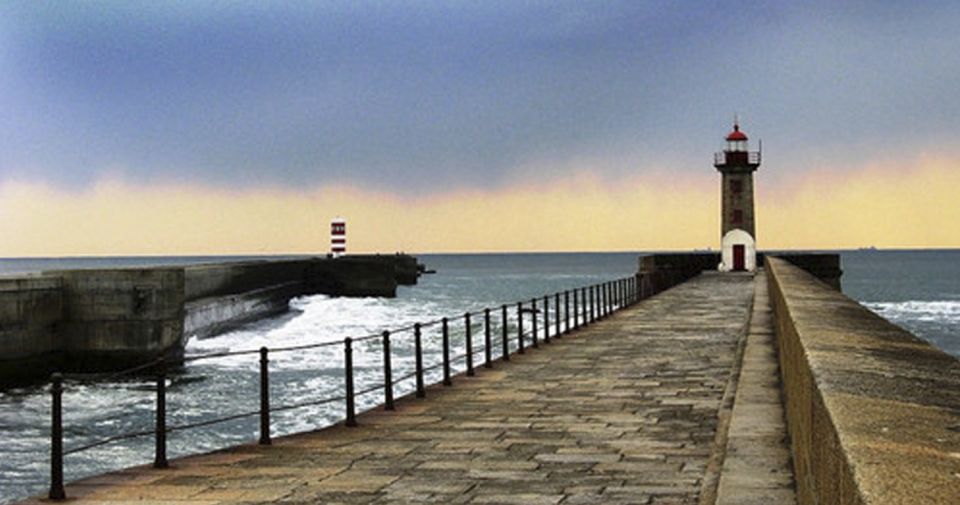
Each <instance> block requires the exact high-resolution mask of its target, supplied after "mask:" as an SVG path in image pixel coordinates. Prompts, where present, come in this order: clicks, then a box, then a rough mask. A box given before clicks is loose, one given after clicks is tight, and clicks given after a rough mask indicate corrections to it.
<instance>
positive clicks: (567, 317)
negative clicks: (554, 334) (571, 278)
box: [563, 289, 570, 333]
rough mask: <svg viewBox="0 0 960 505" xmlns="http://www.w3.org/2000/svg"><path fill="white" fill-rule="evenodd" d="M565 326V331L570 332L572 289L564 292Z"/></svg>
mask: <svg viewBox="0 0 960 505" xmlns="http://www.w3.org/2000/svg"><path fill="white" fill-rule="evenodd" d="M563 327H564V330H565V331H564V333H570V290H569V289H567V290H564V292H563Z"/></svg>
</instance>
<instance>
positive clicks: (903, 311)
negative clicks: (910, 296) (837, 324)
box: [864, 300, 960, 323]
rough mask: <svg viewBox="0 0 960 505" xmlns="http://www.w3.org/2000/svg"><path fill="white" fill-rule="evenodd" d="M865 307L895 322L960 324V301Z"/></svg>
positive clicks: (917, 301) (892, 303)
mask: <svg viewBox="0 0 960 505" xmlns="http://www.w3.org/2000/svg"><path fill="white" fill-rule="evenodd" d="M864 305H866V306H867V307H868V308H870V309H871V310H873V311H874V312H876V313H878V314H880V315H881V316H883V317H885V318H888V319H890V320H893V321H903V320H911V321H923V322H932V323H955V322H960V301H957V300H935V301H923V300H909V301H905V302H872V303H865V304H864Z"/></svg>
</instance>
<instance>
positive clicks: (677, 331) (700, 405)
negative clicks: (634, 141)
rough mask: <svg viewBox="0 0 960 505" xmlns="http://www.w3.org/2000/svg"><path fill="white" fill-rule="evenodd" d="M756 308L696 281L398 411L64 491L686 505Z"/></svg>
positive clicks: (168, 496)
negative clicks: (750, 309) (349, 425)
mask: <svg viewBox="0 0 960 505" xmlns="http://www.w3.org/2000/svg"><path fill="white" fill-rule="evenodd" d="M752 295H753V284H752V279H751V278H750V277H746V276H720V275H716V274H714V275H704V276H701V277H698V278H696V279H694V280H692V281H690V282H688V283H685V284H683V285H681V286H678V287H676V288H674V289H672V290H670V291H667V292H664V293H662V294H660V295H658V296H655V297H653V298H650V299H648V300H646V301H644V302H641V303H640V304H638V305H636V306H634V307H632V308H629V309H627V310H624V311H622V312H619V313H617V314H615V315H613V316H611V317H609V318H608V319H606V320H604V321H600V322H598V323H596V324H594V325H592V326H590V327H587V328H585V329H582V330H580V331H578V332H576V333H573V334H570V335H567V336H565V337H563V338H562V339H561V340H558V341H555V342H554V343H552V344H550V345H545V344H541V347H540V349H536V350H534V349H531V350H528V352H527V353H526V354H523V355H518V354H515V355H513V357H512V360H511V361H510V362H509V363H505V362H498V363H496V366H495V368H494V369H493V370H485V369H482V368H481V369H479V370H478V373H477V376H476V377H474V378H467V377H457V378H455V380H454V386H453V387H452V388H445V387H443V386H434V387H432V388H429V389H428V393H427V398H426V399H425V400H418V399H415V398H411V397H407V398H404V399H402V400H400V401H398V403H397V411H395V412H385V411H382V410H375V411H370V412H367V413H365V414H362V415H360V416H359V418H358V420H359V422H360V427H358V428H345V427H343V426H335V427H333V428H329V429H325V430H321V431H318V432H314V433H308V434H303V435H297V436H291V437H285V438H283V439H279V440H276V441H275V443H274V445H273V446H270V447H260V446H256V445H248V446H243V447H239V448H235V449H231V450H226V451H221V452H218V453H215V454H211V455H205V456H198V457H189V458H183V459H179V460H175V461H173V462H172V465H173V468H172V469H170V470H152V469H149V468H136V469H131V470H128V471H125V472H119V473H115V474H110V475H105V476H101V477H97V478H93V479H86V480H84V481H80V482H77V483H74V484H72V485H69V486H68V487H67V494H68V496H73V497H75V499H74V500H73V501H71V502H70V503H72V504H76V505H81V504H88V503H115V502H132V501H137V502H138V503H168V502H175V503H196V504H214V503H273V502H277V503H280V502H282V503H325V504H334V503H475V504H482V503H506V504H511V503H513V504H538V503H545V504H557V503H561V502H562V503H564V504H569V505H575V504H591V503H603V504H614V505H615V504H627V503H629V504H666V503H671V504H681V503H685V504H694V503H698V500H699V496H700V493H701V486H702V484H703V482H704V480H705V468H706V467H707V463H708V461H709V460H710V458H711V456H712V454H711V452H712V451H713V450H714V449H715V447H714V444H713V442H714V439H715V437H716V427H717V411H718V408H719V406H720V404H721V398H722V397H723V395H724V391H725V389H726V387H727V386H728V383H729V380H730V378H731V376H732V374H731V370H732V368H733V366H734V362H735V355H736V349H737V346H738V341H739V340H740V339H741V338H742V334H743V331H744V327H745V323H746V321H747V316H748V307H749V305H750V301H751V299H752Z"/></svg>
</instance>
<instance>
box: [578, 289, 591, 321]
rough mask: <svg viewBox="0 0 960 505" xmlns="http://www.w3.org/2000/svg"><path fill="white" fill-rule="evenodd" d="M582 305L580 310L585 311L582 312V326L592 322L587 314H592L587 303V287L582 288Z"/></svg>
mask: <svg viewBox="0 0 960 505" xmlns="http://www.w3.org/2000/svg"><path fill="white" fill-rule="evenodd" d="M580 305H581V307H580V310H582V311H583V313H582V314H580V324H581V326H585V325H587V324H589V323H590V320H589V319H587V316H588V315H589V314H590V313H589V312H588V310H587V309H589V306H588V305H587V288H580Z"/></svg>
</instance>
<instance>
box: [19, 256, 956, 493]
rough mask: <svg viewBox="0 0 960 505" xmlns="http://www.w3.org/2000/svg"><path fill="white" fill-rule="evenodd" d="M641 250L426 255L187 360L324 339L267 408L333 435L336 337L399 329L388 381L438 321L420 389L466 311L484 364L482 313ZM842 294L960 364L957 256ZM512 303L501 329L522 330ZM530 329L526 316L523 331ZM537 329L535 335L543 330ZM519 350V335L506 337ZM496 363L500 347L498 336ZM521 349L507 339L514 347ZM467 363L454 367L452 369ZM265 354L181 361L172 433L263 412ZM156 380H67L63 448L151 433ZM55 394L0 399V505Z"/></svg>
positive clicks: (859, 270)
mask: <svg viewBox="0 0 960 505" xmlns="http://www.w3.org/2000/svg"><path fill="white" fill-rule="evenodd" d="M639 254H640V253H609V254H608V253H584V254H480V255H425V256H421V257H420V260H421V261H422V262H424V263H426V264H427V265H428V266H429V267H430V268H432V269H436V270H437V273H436V274H434V275H426V276H423V277H421V279H420V283H419V284H418V285H417V286H409V287H401V288H399V290H398V296H397V297H396V298H393V299H385V298H335V297H328V296H323V295H315V296H304V297H300V298H296V299H294V300H292V301H291V302H290V307H291V311H290V312H289V313H287V314H284V315H282V316H279V317H276V318H271V319H266V320H263V321H259V322H257V323H254V324H251V325H248V326H246V327H244V328H241V329H239V330H237V331H233V332H230V333H227V334H224V335H220V336H217V337H214V338H209V339H204V340H198V339H191V340H190V341H189V343H188V345H187V355H188V356H193V357H196V356H200V355H206V354H209V353H218V352H229V351H245V350H252V351H255V350H257V349H259V348H260V347H261V346H266V347H268V348H271V349H279V348H284V347H291V346H303V345H312V344H321V343H331V345H329V346H326V347H317V348H311V349H305V350H299V351H291V352H272V353H271V355H270V362H269V368H270V374H271V375H270V380H271V395H272V397H271V402H272V405H273V406H281V405H291V404H297V403H303V402H312V401H320V400H324V399H327V398H331V399H333V400H332V401H330V402H329V403H324V404H319V405H311V406H307V407H302V408H298V409H292V410H289V411H285V412H276V413H273V415H272V422H271V426H272V433H273V435H274V436H280V435H284V434H289V433H296V432H301V431H307V430H312V429H316V428H320V427H323V426H327V425H329V424H331V423H334V422H337V421H338V420H340V419H342V418H343V415H344V403H343V401H342V400H340V399H339V398H340V397H341V396H342V394H343V344H342V342H343V339H344V337H347V336H350V337H363V336H366V335H375V334H377V333H379V332H380V331H382V330H391V329H397V328H407V329H406V330H404V331H400V332H397V333H396V334H394V335H392V336H391V343H392V353H391V354H392V356H393V368H394V379H398V378H401V377H404V376H406V375H409V374H410V372H411V371H412V370H413V368H414V363H413V337H412V332H411V331H410V330H409V327H410V326H411V325H413V324H414V323H417V322H420V323H428V322H434V323H433V324H430V325H428V326H426V327H424V329H423V345H424V349H425V351H424V360H425V365H426V366H427V367H431V370H430V372H429V373H428V374H427V382H428V383H430V382H437V381H439V380H440V378H441V370H440V369H439V368H437V366H438V365H439V364H440V363H441V359H442V358H441V354H440V348H441V347H440V338H441V333H440V323H439V322H436V321H437V320H438V319H439V318H441V317H448V318H450V320H449V322H448V325H449V327H450V333H451V335H452V339H451V340H452V342H451V346H452V348H453V351H452V352H451V353H452V354H454V356H455V357H460V356H462V354H463V353H464V316H463V314H464V313H465V312H471V313H473V314H472V319H471V323H472V331H473V335H474V345H475V350H480V353H478V354H477V356H476V361H477V362H478V363H479V362H481V361H482V340H483V339H482V331H483V329H482V328H483V327H482V318H483V314H482V313H479V312H477V311H480V310H482V309H484V308H494V310H493V312H492V314H491V317H492V323H493V325H494V327H495V328H496V330H497V332H499V326H498V325H499V324H500V319H501V317H502V315H501V311H500V309H499V307H500V306H501V305H502V304H507V303H511V304H512V303H513V302H516V301H518V300H524V301H528V300H530V298H532V297H540V296H542V295H544V294H549V293H554V292H557V291H562V290H565V289H572V288H575V287H580V286H585V285H589V284H594V283H597V282H601V281H606V280H611V279H615V278H620V277H624V276H627V275H630V274H632V273H634V272H635V271H636V268H637V257H638V255H639ZM842 254H843V258H842V260H843V268H844V275H843V284H844V291H845V292H846V293H847V294H849V295H850V296H852V297H854V298H856V299H858V300H860V301H862V302H863V303H864V304H865V305H866V306H868V307H870V308H871V309H873V310H875V311H877V312H879V313H881V314H882V315H884V316H885V317H888V318H889V319H891V320H892V321H894V322H895V323H897V324H901V325H903V326H904V327H906V328H908V329H910V330H911V331H913V332H914V333H916V334H917V335H919V336H921V337H922V338H926V339H928V340H930V341H931V342H933V343H935V344H936V345H938V346H940V347H941V348H943V349H945V350H947V351H948V352H952V353H953V354H955V355H960V335H958V334H957V322H958V320H960V308H958V304H960V267H958V265H960V251H910V252H887V251H853V252H843V253H842ZM242 259H249V258H244V257H220V258H211V257H195V258H183V257H175V258H157V257H154V258H96V259H86V258H79V259H70V258H67V259H40V260H36V259H34V260H19V259H17V260H0V274H3V273H22V272H28V271H38V270H44V269H61V268H85V267H86V268H97V267H115V266H145V265H172V264H191V263H200V262H210V261H231V260H242ZM516 318H517V316H516V311H515V306H513V305H511V307H510V310H509V311H508V325H509V326H510V328H511V330H513V329H514V328H515V325H516ZM526 324H529V320H527V323H526ZM541 331H542V328H541ZM511 340H513V339H511ZM381 342H382V340H381V339H380V338H370V339H368V340H360V341H358V342H355V343H354V344H353V347H354V354H355V356H354V364H355V372H356V377H357V385H356V389H357V391H358V392H364V391H369V392H368V393H366V394H362V395H360V396H359V397H358V400H357V401H358V410H363V409H366V408H371V407H373V406H374V405H377V404H379V403H381V402H382V398H383V396H382V389H381V387H380V386H379V385H380V384H382V381H383V375H382V359H383V355H382V343H381ZM494 343H495V345H494V352H493V355H494V357H496V356H498V354H499V348H498V344H499V340H498V339H497V338H494ZM511 345H512V346H515V342H512V343H511ZM464 367H465V360H464V359H463V358H462V357H460V358H459V359H456V360H455V361H454V372H456V371H459V370H463V369H464ZM258 377H259V356H258V355H256V354H244V355H237V356H229V357H223V358H217V359H209V360H200V361H195V362H190V363H188V364H187V365H186V366H185V367H184V368H183V369H181V370H178V371H176V372H175V373H173V374H171V376H170V377H169V379H168V382H167V409H168V414H169V419H168V425H169V426H179V425H184V424H189V423H196V422H203V421H205V420H210V419H214V418H220V417H224V416H228V415H232V414H245V413H255V412H256V411H257V409H258V408H259V396H258V382H257V381H258ZM413 389H414V384H413V381H412V380H410V379H407V380H404V381H401V382H400V383H398V384H397V386H396V393H395V394H396V395H397V396H400V395H402V394H406V393H409V392H411V391H413ZM154 391H155V390H154V384H153V383H152V381H151V380H149V379H148V378H144V377H133V378H126V379H124V380H118V381H111V382H82V381H67V383H66V384H65V393H64V400H63V402H64V410H63V412H64V430H65V447H66V449H67V450H69V449H70V448H72V447H79V446H81V445H84V444H88V443H91V442H95V441H97V440H101V439H103V438H106V437H110V436H113V435H116V434H121V433H129V432H137V431H144V432H149V431H150V430H151V429H152V427H153V422H154V408H155V406H154V402H155V393H154ZM49 403H50V400H49V391H48V388H47V387H46V386H35V387H28V388H20V389H14V390H8V391H5V392H0V440H2V441H3V442H2V443H0V503H4V502H8V501H12V500H14V499H17V498H23V497H26V496H28V495H32V494H37V493H43V492H45V490H46V487H47V485H48V480H47V479H48V476H49V460H48V458H49V416H50V414H49V408H50V407H49ZM257 437H258V418H257V417H256V415H253V416H248V417H244V418H241V419H238V420H234V421H230V422H226V423H220V424H216V425H212V426H206V427H201V428H196V429H190V430H183V431H174V432H172V433H170V434H169V435H168V453H169V455H170V457H171V458H173V457H177V456H182V455H186V454H193V453H199V452H207V451H210V450H213V449H217V448H222V447H226V446H231V445H236V444H240V443H247V442H253V441H256V439H257ZM152 460H153V439H152V437H150V436H146V437H141V438H136V439H131V440H124V441H119V442H115V443H112V444H107V445H104V446H101V447H97V448H95V449H90V450H87V451H83V452H80V453H76V454H71V455H67V456H66V457H65V461H64V468H65V478H66V480H67V481H70V480H75V479H78V478H81V477H84V476H88V475H95V474H99V473H103V472H106V471H110V470H115V469H119V468H124V467H128V466H133V465H140V464H147V463H150V462H152Z"/></svg>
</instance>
